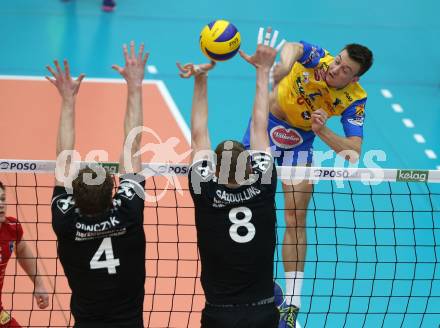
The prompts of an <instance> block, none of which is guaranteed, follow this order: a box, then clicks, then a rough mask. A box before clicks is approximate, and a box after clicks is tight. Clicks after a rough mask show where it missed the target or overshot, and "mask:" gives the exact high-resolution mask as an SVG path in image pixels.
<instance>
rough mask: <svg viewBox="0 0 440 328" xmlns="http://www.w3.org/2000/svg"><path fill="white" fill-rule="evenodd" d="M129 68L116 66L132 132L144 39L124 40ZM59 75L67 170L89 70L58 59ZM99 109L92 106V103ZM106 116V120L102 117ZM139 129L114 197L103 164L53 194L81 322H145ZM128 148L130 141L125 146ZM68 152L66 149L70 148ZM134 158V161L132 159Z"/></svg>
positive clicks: (108, 325) (55, 222) (133, 327)
mask: <svg viewBox="0 0 440 328" xmlns="http://www.w3.org/2000/svg"><path fill="white" fill-rule="evenodd" d="M123 49H124V56H125V67H123V68H122V67H119V66H116V65H115V66H113V68H114V69H115V70H117V71H118V72H119V73H120V74H121V75H122V76H123V77H124V78H125V80H126V82H127V92H128V99H127V111H126V114H125V121H124V132H125V137H124V140H125V139H126V138H127V135H128V134H129V132H130V131H131V130H132V129H133V128H135V127H138V126H142V124H143V110H142V81H143V78H144V72H145V65H146V62H147V59H148V53H146V54H144V46H143V45H141V46H140V49H139V53H138V54H136V53H135V45H134V42H131V44H130V50H128V49H127V46H126V45H124V47H123ZM55 68H56V70H53V69H52V68H51V67H48V70H49V71H50V72H51V73H52V75H53V77H54V78H47V79H48V80H49V81H50V82H51V83H52V84H53V85H55V86H56V87H57V89H58V92H59V93H60V95H61V98H62V106H61V118H60V125H59V130H58V140H57V156H58V161H57V170H60V171H61V174H62V175H64V174H66V173H68V171H69V170H70V167H69V161H66V162H65V164H60V163H61V162H62V161H61V157H60V156H63V154H65V151H70V150H73V149H74V142H75V128H74V121H75V100H76V95H77V93H78V89H79V87H80V84H81V81H82V79H83V78H84V75H80V76H79V78H78V79H76V80H74V79H72V78H71V76H70V72H69V65H68V63H67V61H65V62H64V71H63V70H62V69H61V67H60V65H59V63H58V62H57V61H55ZM89 110H91V109H89ZM97 123H98V122H97ZM140 142H141V135H140V134H139V135H138V136H137V137H136V138H135V139H134V142H133V144H132V147H131V149H130V147H128V148H127V149H128V151H127V154H123V155H122V156H121V161H120V172H121V173H123V175H122V176H121V178H120V185H119V187H118V189H117V191H116V194H115V196H114V197H113V198H112V192H113V178H112V176H111V175H110V174H109V173H107V172H105V170H104V169H103V168H102V167H100V166H90V167H87V168H84V169H81V170H80V171H79V174H78V176H77V177H76V178H75V179H74V180H73V182H72V190H73V193H70V192H68V191H67V190H66V188H65V185H64V182H63V181H61V180H62V179H60V175H57V181H56V186H55V189H54V193H53V199H52V226H53V229H54V231H55V233H56V235H57V238H58V255H59V259H60V261H61V264H62V266H63V268H64V272H65V274H66V277H67V279H68V282H69V286H70V288H71V290H72V296H71V302H70V307H71V311H72V314H73V316H74V318H75V327H81V328H84V327H85V328H88V327H90V328H91V327H93V328H101V327H102V328H104V327H105V328H113V327H127V328H128V327H130V328H141V327H143V326H144V325H143V313H142V309H143V301H144V283H145V234H144V230H143V209H144V200H143V198H144V197H143V196H144V184H145V182H144V179H143V177H141V176H140V175H137V174H136V173H137V172H140V171H141V159H140V157H139V156H136V157H134V156H133V155H134V154H135V153H136V152H137V151H138V150H139V148H140ZM124 151H126V150H125V147H124ZM63 152H64V153H63ZM130 160H131V162H130Z"/></svg>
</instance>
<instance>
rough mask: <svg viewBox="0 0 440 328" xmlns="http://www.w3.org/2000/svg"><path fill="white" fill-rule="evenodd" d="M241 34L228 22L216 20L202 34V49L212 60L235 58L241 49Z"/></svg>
mask: <svg viewBox="0 0 440 328" xmlns="http://www.w3.org/2000/svg"><path fill="white" fill-rule="evenodd" d="M240 42H241V40H240V32H238V30H237V28H236V27H235V26H234V25H233V24H231V23H230V22H228V21H226V20H221V19H220V20H215V21H213V22H211V23H209V24H208V25H206V26H205V27H204V28H203V30H202V32H201V33H200V48H201V49H202V52H203V53H204V54H205V56H206V57H208V58H209V59H211V60H214V61H224V60H228V59H231V58H232V57H234V56H235V54H236V53H237V52H238V49H240Z"/></svg>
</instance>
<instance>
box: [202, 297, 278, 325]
mask: <svg viewBox="0 0 440 328" xmlns="http://www.w3.org/2000/svg"><path fill="white" fill-rule="evenodd" d="M279 320H280V313H279V311H278V309H277V307H276V306H275V304H274V303H270V304H264V305H256V306H233V307H216V306H212V305H209V304H206V306H205V308H204V309H203V311H202V320H201V323H202V326H201V328H278V322H279Z"/></svg>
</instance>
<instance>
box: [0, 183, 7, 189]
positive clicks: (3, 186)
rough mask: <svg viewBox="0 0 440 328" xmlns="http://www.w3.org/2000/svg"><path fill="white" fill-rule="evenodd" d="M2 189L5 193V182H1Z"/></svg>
mask: <svg viewBox="0 0 440 328" xmlns="http://www.w3.org/2000/svg"><path fill="white" fill-rule="evenodd" d="M0 189H2V190H3V191H5V190H6V187H5V185H4V184H3V182H1V181H0Z"/></svg>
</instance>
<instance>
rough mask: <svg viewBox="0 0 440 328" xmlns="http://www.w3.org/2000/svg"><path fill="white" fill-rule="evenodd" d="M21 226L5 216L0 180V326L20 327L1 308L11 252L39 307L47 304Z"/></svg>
mask: <svg viewBox="0 0 440 328" xmlns="http://www.w3.org/2000/svg"><path fill="white" fill-rule="evenodd" d="M22 238H23V228H22V227H21V224H20V223H19V222H18V221H17V219H16V218H13V217H10V216H6V190H5V186H4V185H3V183H1V181H0V327H2V328H3V327H8V328H9V327H10V328H17V327H21V326H20V325H19V324H18V323H17V321H16V320H15V319H14V318H13V317H11V315H10V314H9V313H8V312H6V311H5V310H4V309H3V305H2V302H1V292H2V289H3V282H4V280H5V271H6V266H7V265H8V261H9V259H10V258H11V255H12V253H13V252H14V251H15V256H16V258H17V261H18V263H19V264H20V266H21V267H22V268H23V270H24V271H25V272H26V273H27V275H28V276H29V278H30V279H31V280H32V281H33V283H34V297H35V300H36V302H37V304H38V307H39V308H40V309H45V308H47V307H48V306H49V297H48V295H47V292H46V289H45V288H44V285H43V280H42V279H41V277H40V276H39V274H38V269H37V259H36V258H35V257H34V255H33V254H32V250H31V248H30V247H29V245H28V244H27V243H26V241H24V240H23V239H22Z"/></svg>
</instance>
